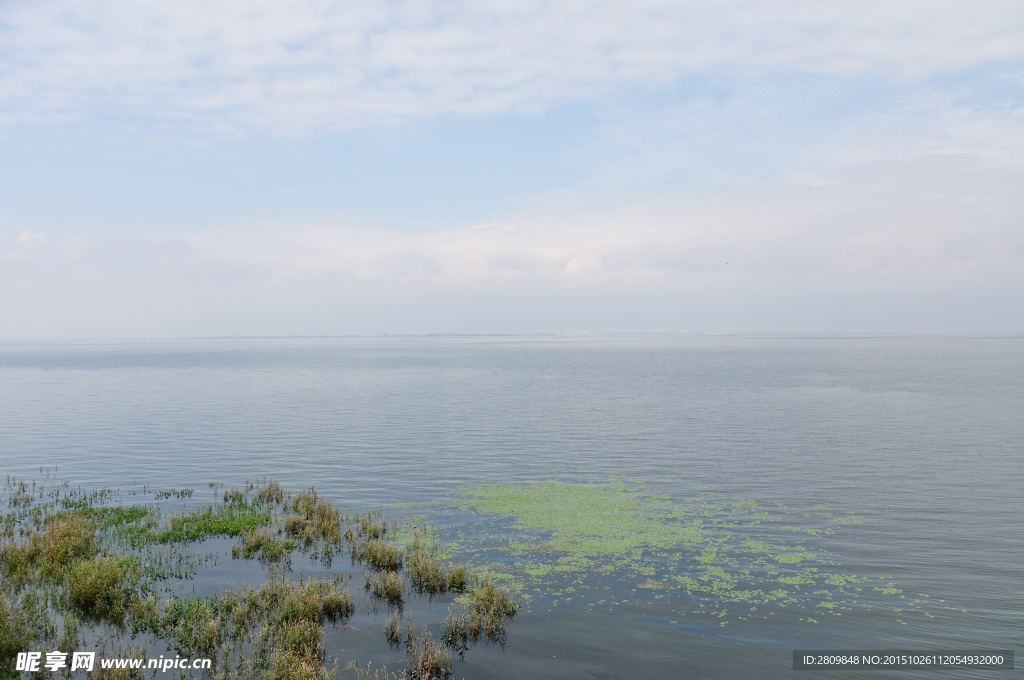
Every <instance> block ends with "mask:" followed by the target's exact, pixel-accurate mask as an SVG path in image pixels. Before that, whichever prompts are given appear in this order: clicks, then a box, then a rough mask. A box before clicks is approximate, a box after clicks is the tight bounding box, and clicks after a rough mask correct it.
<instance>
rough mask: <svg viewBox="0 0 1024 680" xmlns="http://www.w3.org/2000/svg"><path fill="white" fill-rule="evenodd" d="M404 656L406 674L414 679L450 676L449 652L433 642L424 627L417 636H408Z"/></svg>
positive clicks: (450, 662) (433, 679) (443, 679)
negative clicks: (406, 668)
mask: <svg viewBox="0 0 1024 680" xmlns="http://www.w3.org/2000/svg"><path fill="white" fill-rule="evenodd" d="M405 658H406V660H407V661H408V662H409V670H408V675H409V677H410V678H415V680H447V679H448V678H450V677H451V676H452V656H451V654H449V653H448V650H446V649H445V648H444V647H443V646H442V645H440V644H438V643H436V642H434V639H433V638H432V637H431V635H430V631H429V630H428V629H427V628H426V627H424V628H423V632H422V633H421V634H420V636H419V637H418V638H417V637H414V636H411V635H410V636H409V640H408V642H407V643H406V648H405Z"/></svg>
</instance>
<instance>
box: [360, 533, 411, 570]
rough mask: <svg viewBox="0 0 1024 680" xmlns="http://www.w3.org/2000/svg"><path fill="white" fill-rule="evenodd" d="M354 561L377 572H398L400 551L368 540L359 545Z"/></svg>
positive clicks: (400, 557) (400, 560)
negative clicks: (358, 561)
mask: <svg viewBox="0 0 1024 680" xmlns="http://www.w3.org/2000/svg"><path fill="white" fill-rule="evenodd" d="M356 559H358V560H361V561H363V562H365V563H367V564H368V565H370V566H371V567H372V568H374V569H377V570H387V571H398V570H399V569H401V568H402V560H403V556H402V550H401V549H400V548H396V547H394V546H392V545H388V544H387V543H385V542H384V541H379V540H376V539H375V540H370V541H365V542H363V543H361V544H360V545H359V548H358V552H357V553H356Z"/></svg>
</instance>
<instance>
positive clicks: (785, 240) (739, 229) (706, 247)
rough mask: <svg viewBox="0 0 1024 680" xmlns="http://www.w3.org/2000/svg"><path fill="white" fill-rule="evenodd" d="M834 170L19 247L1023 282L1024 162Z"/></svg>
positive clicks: (645, 274)
mask: <svg viewBox="0 0 1024 680" xmlns="http://www.w3.org/2000/svg"><path fill="white" fill-rule="evenodd" d="M832 171H833V173H835V176H836V177H837V178H838V179H837V180H836V181H832V182H828V183H824V182H809V183H803V184H796V183H790V184H788V185H779V186H774V187H770V188H767V189H756V190H751V191H748V192H747V193H745V194H735V193H734V194H730V195H712V196H705V197H703V198H689V199H685V198H678V197H668V196H654V195H644V196H632V197H630V196H623V195H612V196H607V197H605V198H603V199H595V198H594V197H593V196H586V197H580V198H579V200H578V202H573V201H565V200H562V201H556V202H553V203H549V204H547V205H543V206H538V207H536V208H534V209H532V210H531V211H528V212H526V213H523V214H520V215H517V216H511V217H509V218H506V219H500V220H490V221H488V222H484V223H469V224H466V225H465V226H461V227H456V228H438V229H432V230H429V231H410V230H401V229H394V228H383V227H373V226H353V225H349V226H339V225H308V224H306V225H303V224H256V225H252V226H250V227H247V228H244V229H243V228H234V229H226V228H222V229H207V230H204V231H194V230H183V231H181V232H176V233H149V234H145V233H143V234H134V235H131V236H127V235H126V236H123V237H120V238H110V237H106V238H104V237H94V238H92V239H91V242H90V243H89V244H88V248H86V247H85V246H84V245H83V244H82V243H81V242H80V240H79V241H78V242H72V241H71V240H70V239H68V238H65V239H63V240H62V241H60V242H57V243H54V244H52V245H48V243H47V242H46V240H45V238H43V237H41V236H39V235H32V234H29V233H28V232H23V234H22V236H20V237H19V238H18V239H17V241H18V243H16V244H11V246H10V247H9V248H8V249H7V254H6V257H8V258H13V257H17V258H18V259H20V260H30V259H35V260H36V261H38V262H57V261H68V259H69V257H70V255H69V253H71V252H72V250H71V248H72V246H74V247H75V250H74V253H75V257H76V258H77V260H78V261H79V265H78V266H82V267H86V268H99V269H102V270H104V271H105V272H107V274H109V275H111V276H115V277H117V278H118V279H120V280H123V281H125V282H126V285H127V284H128V282H131V281H133V280H135V279H137V278H139V277H143V278H145V277H152V276H157V277H158V278H161V279H165V280H166V282H167V285H168V287H169V288H168V289H169V290H170V289H173V283H172V282H173V281H174V280H176V279H177V278H180V277H185V278H188V277H190V276H192V274H189V272H206V273H207V274H210V273H214V274H216V275H217V276H223V277H225V280H227V279H230V280H232V281H235V282H236V283H241V282H248V283H246V284H245V285H250V284H258V285H263V284H265V283H272V284H275V285H288V284H289V282H294V281H298V280H313V281H319V282H320V283H319V284H318V285H321V286H323V287H324V289H325V290H328V291H330V290H334V291H336V292H337V293H338V294H341V293H342V291H344V290H345V289H346V287H348V286H351V285H355V284H362V283H365V284H372V285H375V286H381V287H387V288H389V289H395V288H396V287H397V289H402V288H405V289H407V290H409V291H416V290H455V289H474V290H508V291H531V290H532V291H545V290H548V291H558V290H590V291H609V290H619V291H630V290H633V291H636V290H660V291H680V290H694V289H703V290H718V291H721V290H736V291H740V290H746V291H748V292H753V291H757V290H765V289H773V290H785V289H789V288H802V289H804V290H814V289H819V290H823V289H832V290H854V289H857V290H890V289H899V290H944V289H949V288H957V287H961V288H962V287H971V286H979V285H1002V284H1007V285H1019V284H1021V283H1024V231H1022V230H1021V229H1020V225H1019V220H1018V217H1019V215H1020V214H1021V207H1022V206H1021V199H1020V198H1019V197H1017V198H1013V196H1014V194H1013V192H1012V187H1013V186H1019V185H1020V184H1021V183H1022V182H1024V170H1022V169H1021V168H1020V167H1016V168H1014V167H990V166H986V165H984V164H981V163H979V162H978V161H977V160H974V161H971V160H965V159H963V158H954V159H949V160H947V161H946V162H943V160H942V159H936V158H932V159H930V160H929V161H928V162H927V163H916V162H913V161H910V162H871V163H863V164H859V165H856V166H851V167H847V168H833V169H832ZM2 250H3V249H2V248H0V251H2ZM83 253H87V255H83ZM83 258H84V259H83ZM218 272H219V274H218ZM68 285H73V284H68Z"/></svg>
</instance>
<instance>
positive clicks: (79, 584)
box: [65, 557, 139, 623]
mask: <svg viewBox="0 0 1024 680" xmlns="http://www.w3.org/2000/svg"><path fill="white" fill-rule="evenodd" d="M138 572H139V569H138V566H137V564H136V563H135V561H134V560H132V559H129V558H127V557H97V558H95V559H92V560H87V561H84V562H76V563H74V564H72V565H71V566H70V567H69V568H68V569H67V576H66V579H65V585H66V587H67V593H68V597H69V599H70V601H71V604H72V605H74V607H75V608H76V609H78V610H79V611H80V612H82V613H83V614H85V615H86V616H90V617H96V618H104V619H108V620H110V621H114V622H118V623H120V622H121V621H122V620H123V619H124V615H125V612H126V611H127V609H128V607H129V605H130V603H131V600H132V596H133V594H134V592H135V582H136V580H137V579H138Z"/></svg>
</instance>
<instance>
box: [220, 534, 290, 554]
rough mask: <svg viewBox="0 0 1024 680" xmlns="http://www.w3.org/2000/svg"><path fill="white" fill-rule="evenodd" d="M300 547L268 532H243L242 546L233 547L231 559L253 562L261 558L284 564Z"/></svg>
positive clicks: (235, 545)
mask: <svg viewBox="0 0 1024 680" xmlns="http://www.w3.org/2000/svg"><path fill="white" fill-rule="evenodd" d="M296 547H298V546H297V545H296V544H295V542H294V541H291V540H288V539H285V540H281V539H278V538H275V537H274V536H273V535H271V534H270V533H268V532H266V531H243V532H242V544H241V545H239V544H237V543H236V544H234V545H232V546H231V557H233V558H235V559H238V558H239V557H242V558H244V559H247V560H251V559H252V558H254V557H259V558H260V559H264V560H266V561H268V562H282V561H285V560H287V559H288V558H289V556H290V553H291V551H292V550H294V549H295V548H296Z"/></svg>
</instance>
